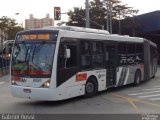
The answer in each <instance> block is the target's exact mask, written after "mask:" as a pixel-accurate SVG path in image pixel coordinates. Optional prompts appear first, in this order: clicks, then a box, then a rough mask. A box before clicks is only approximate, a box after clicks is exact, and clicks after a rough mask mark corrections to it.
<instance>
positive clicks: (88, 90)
mask: <svg viewBox="0 0 160 120" xmlns="http://www.w3.org/2000/svg"><path fill="white" fill-rule="evenodd" d="M97 91H98V84H97V81H96V79H95V78H93V77H92V78H90V79H88V80H87V82H86V85H85V97H88V98H89V97H93V96H94V95H95V94H96V93H97Z"/></svg>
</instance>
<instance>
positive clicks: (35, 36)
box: [19, 34, 50, 40]
mask: <svg viewBox="0 0 160 120" xmlns="http://www.w3.org/2000/svg"><path fill="white" fill-rule="evenodd" d="M19 39H23V40H37V39H38V40H50V34H25V35H20V36H19Z"/></svg>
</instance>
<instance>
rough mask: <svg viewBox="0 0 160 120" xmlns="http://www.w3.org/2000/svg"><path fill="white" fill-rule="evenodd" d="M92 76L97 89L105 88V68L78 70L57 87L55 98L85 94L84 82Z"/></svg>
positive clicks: (60, 98)
mask: <svg viewBox="0 0 160 120" xmlns="http://www.w3.org/2000/svg"><path fill="white" fill-rule="evenodd" d="M91 76H94V77H95V78H96V79H97V82H98V91H102V90H105V89H106V80H105V79H106V69H101V70H91V71H84V72H78V73H77V74H75V75H74V76H72V77H71V78H69V79H67V80H66V81H65V82H63V83H62V84H61V85H60V86H58V87H57V95H56V96H57V97H56V98H57V99H58V100H62V99H68V98H72V97H76V96H80V95H84V94H85V84H86V81H87V80H88V78H89V77H91Z"/></svg>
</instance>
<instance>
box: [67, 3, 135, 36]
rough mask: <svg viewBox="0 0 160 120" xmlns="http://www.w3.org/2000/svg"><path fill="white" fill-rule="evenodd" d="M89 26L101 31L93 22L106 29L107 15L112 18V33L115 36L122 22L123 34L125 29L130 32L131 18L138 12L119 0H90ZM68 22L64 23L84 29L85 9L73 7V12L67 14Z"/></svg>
mask: <svg viewBox="0 0 160 120" xmlns="http://www.w3.org/2000/svg"><path fill="white" fill-rule="evenodd" d="M89 4H90V20H91V21H90V26H91V28H97V29H101V26H99V25H96V24H94V22H96V23H98V24H100V25H104V26H105V29H106V24H107V19H109V14H111V16H112V25H113V33H115V34H117V33H118V29H119V26H120V25H119V24H121V22H119V21H123V20H125V19H126V18H127V19H130V20H125V22H122V23H123V25H124V26H122V25H121V26H122V27H121V29H122V30H121V31H122V32H123V33H122V34H126V33H125V30H124V29H125V28H127V30H128V28H130V31H131V30H132V26H133V25H132V17H133V16H134V15H135V14H137V13H138V10H135V9H133V8H132V7H129V6H128V5H127V4H123V3H122V2H121V1H120V0H92V1H90V3H89ZM68 15H69V21H68V22H67V23H66V24H67V25H70V26H79V27H85V9H83V8H78V7H75V8H74V9H73V11H72V10H71V11H69V12H68Z"/></svg>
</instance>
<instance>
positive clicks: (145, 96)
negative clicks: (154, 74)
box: [138, 94, 160, 98]
mask: <svg viewBox="0 0 160 120" xmlns="http://www.w3.org/2000/svg"><path fill="white" fill-rule="evenodd" d="M155 96H160V94H155V95H144V96H138V97H139V98H147V97H155Z"/></svg>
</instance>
